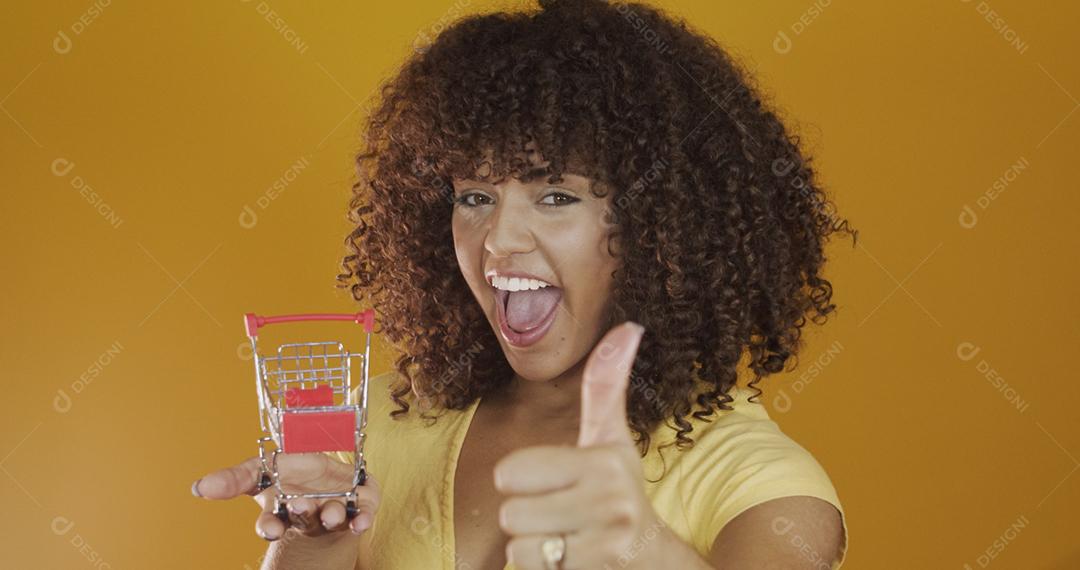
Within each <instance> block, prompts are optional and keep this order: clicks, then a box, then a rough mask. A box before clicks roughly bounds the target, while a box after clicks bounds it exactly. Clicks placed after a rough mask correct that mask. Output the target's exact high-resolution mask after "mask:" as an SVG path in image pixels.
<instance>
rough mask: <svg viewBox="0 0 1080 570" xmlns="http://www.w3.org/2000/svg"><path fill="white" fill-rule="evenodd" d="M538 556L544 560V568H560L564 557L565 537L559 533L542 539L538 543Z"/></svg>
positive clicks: (559, 569) (547, 569)
mask: <svg viewBox="0 0 1080 570" xmlns="http://www.w3.org/2000/svg"><path fill="white" fill-rule="evenodd" d="M540 557H541V558H543V560H544V569H545V570H561V569H562V562H563V559H564V558H566V538H565V537H564V536H562V535H561V534H560V535H558V536H555V537H552V538H546V539H544V541H543V542H541V543H540Z"/></svg>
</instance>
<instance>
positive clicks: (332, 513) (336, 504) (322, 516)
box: [319, 499, 347, 532]
mask: <svg viewBox="0 0 1080 570" xmlns="http://www.w3.org/2000/svg"><path fill="white" fill-rule="evenodd" d="M319 520H320V522H321V523H322V527H323V529H324V530H327V531H330V532H333V531H338V530H345V528H347V525H346V522H347V521H346V520H345V503H342V502H341V501H339V500H337V499H333V500H329V501H326V502H325V503H323V504H322V507H321V508H320V509H319Z"/></svg>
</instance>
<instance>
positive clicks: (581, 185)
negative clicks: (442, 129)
mask: <svg viewBox="0 0 1080 570" xmlns="http://www.w3.org/2000/svg"><path fill="white" fill-rule="evenodd" d="M590 184H591V181H590V180H589V179H588V178H585V177H582V176H578V175H573V174H563V181H562V182H560V183H558V184H552V183H549V182H547V176H540V177H538V178H537V179H535V180H533V181H531V182H528V183H522V182H521V181H519V180H517V179H513V178H511V179H507V180H505V181H503V182H500V183H495V184H491V183H486V182H480V181H477V180H461V179H455V180H454V195H455V203H454V214H453V233H454V248H455V251H456V253H457V260H458V265H459V266H460V267H461V272H462V274H463V275H464V277H465V280H466V282H468V284H469V288H470V289H472V292H473V295H474V296H475V297H476V300H477V302H478V303H479V304H480V306H481V307H482V308H483V310H484V314H485V316H486V317H487V319H488V322H489V323H490V324H491V326H492V328H493V329H494V330H495V335H496V337H497V338H498V339H499V343H500V344H501V345H502V350H503V353H504V354H505V355H506V358H507V360H508V361H509V362H510V365H511V366H512V367H513V368H514V371H515V372H517V374H518V375H519V376H521V377H522V378H524V379H526V380H532V381H545V380H551V379H553V378H556V377H558V376H559V375H561V374H562V373H564V372H566V371H567V370H569V369H570V368H572V367H573V366H574V365H576V364H578V363H579V362H580V361H581V360H582V359H583V358H585V357H586V356H587V355H588V354H589V352H590V351H591V350H592V348H593V346H594V345H595V344H596V342H597V341H598V340H599V338H600V337H601V335H602V334H603V333H604V332H606V331H605V330H604V327H605V326H606V325H607V324H608V323H607V317H608V315H609V300H610V298H611V288H612V272H613V271H614V270H615V269H616V268H617V259H616V258H615V257H614V256H612V255H611V254H610V253H609V252H608V247H607V244H608V239H607V238H608V235H609V234H610V232H611V230H612V228H611V227H610V226H609V225H608V224H607V223H605V219H606V218H605V213H606V212H607V210H608V207H609V205H610V201H611V196H612V193H611V192H608V193H607V196H606V197H604V198H597V197H595V196H593V195H592V193H591V192H590V191H589V188H590Z"/></svg>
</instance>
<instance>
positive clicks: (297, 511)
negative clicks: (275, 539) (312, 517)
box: [289, 503, 308, 515]
mask: <svg viewBox="0 0 1080 570" xmlns="http://www.w3.org/2000/svg"><path fill="white" fill-rule="evenodd" d="M289 510H290V511H292V513H293V514H294V515H302V514H304V513H306V512H307V511H308V509H307V505H294V504H292V503H289Z"/></svg>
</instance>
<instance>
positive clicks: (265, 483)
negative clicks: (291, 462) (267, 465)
mask: <svg viewBox="0 0 1080 570" xmlns="http://www.w3.org/2000/svg"><path fill="white" fill-rule="evenodd" d="M273 484H274V483H273V482H272V481H270V474H269V473H265V472H264V473H263V474H262V475H261V476H260V477H259V490H260V491H262V490H265V489H266V488H267V487H269V486H270V485H273Z"/></svg>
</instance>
